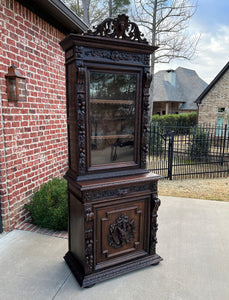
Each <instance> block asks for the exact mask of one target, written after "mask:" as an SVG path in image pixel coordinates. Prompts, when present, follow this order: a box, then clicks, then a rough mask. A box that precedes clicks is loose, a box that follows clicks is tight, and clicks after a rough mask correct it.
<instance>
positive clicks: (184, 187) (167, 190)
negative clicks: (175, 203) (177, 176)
mask: <svg viewBox="0 0 229 300" xmlns="http://www.w3.org/2000/svg"><path fill="white" fill-rule="evenodd" d="M158 191H159V196H160V195H161V196H174V197H185V198H195V199H207V200H219V201H229V177H228V178H216V179H184V180H165V179H164V180H159V184H158Z"/></svg>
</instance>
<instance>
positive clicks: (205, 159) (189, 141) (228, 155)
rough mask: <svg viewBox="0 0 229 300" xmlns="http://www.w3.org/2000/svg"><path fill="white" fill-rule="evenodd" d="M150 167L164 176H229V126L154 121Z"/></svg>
mask: <svg viewBox="0 0 229 300" xmlns="http://www.w3.org/2000/svg"><path fill="white" fill-rule="evenodd" d="M148 145H149V151H148V158H147V166H148V169H149V170H150V171H152V172H154V173H157V174H160V175H162V176H163V177H166V178H169V179H170V180H172V178H187V177H216V176H225V177H226V176H228V175H229V128H228V126H227V125H225V126H215V127H213V126H200V125H198V126H194V127H186V126H175V125H174V126H166V125H163V126H162V125H159V124H157V123H153V124H151V125H150V128H149V136H148Z"/></svg>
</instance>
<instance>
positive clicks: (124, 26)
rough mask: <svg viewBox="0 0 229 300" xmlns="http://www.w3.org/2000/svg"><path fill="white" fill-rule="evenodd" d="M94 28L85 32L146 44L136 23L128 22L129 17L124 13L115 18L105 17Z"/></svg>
mask: <svg viewBox="0 0 229 300" xmlns="http://www.w3.org/2000/svg"><path fill="white" fill-rule="evenodd" d="M94 29H95V31H91V30H89V31H88V32H87V34H88V35H93V36H101V37H106V38H117V39H122V40H130V41H137V42H139V43H144V44H148V42H147V41H146V39H145V38H143V37H144V34H143V33H141V32H140V30H139V28H138V26H137V24H135V23H133V22H130V21H129V17H128V16H126V15H124V14H122V15H119V16H118V17H117V18H115V19H112V18H107V19H105V20H104V21H103V22H102V23H101V24H99V25H98V26H97V27H96V28H95V27H94Z"/></svg>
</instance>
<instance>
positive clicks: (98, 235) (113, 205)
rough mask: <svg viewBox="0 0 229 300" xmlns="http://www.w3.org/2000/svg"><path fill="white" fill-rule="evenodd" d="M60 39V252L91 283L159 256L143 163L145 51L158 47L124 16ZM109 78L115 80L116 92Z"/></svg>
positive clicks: (153, 182)
mask: <svg viewBox="0 0 229 300" xmlns="http://www.w3.org/2000/svg"><path fill="white" fill-rule="evenodd" d="M107 26H110V27H109V28H110V31H109V34H108V33H107V31H106V30H105V29H106V28H107ZM104 30H105V31H104ZM61 46H62V47H63V49H64V50H65V53H66V80H67V84H66V87H67V120H68V123H67V125H68V148H69V170H68V171H67V173H66V176H65V178H66V179H67V181H68V194H69V197H68V207H69V251H68V253H67V254H66V255H65V257H64V258H65V260H66V262H67V264H68V265H69V267H70V269H71V270H72V272H73V274H74V276H75V277H76V279H77V280H78V282H79V284H80V285H81V286H82V287H90V286H93V285H94V284H95V283H97V282H100V281H103V280H106V279H109V278H112V277H115V276H119V275H121V274H124V273H127V272H130V271H133V270H137V269H139V268H143V267H145V266H148V265H155V264H158V263H159V262H160V261H161V260H162V258H161V257H160V256H159V255H157V254H156V243H157V238H156V232H157V228H158V225H157V211H158V207H159V205H160V200H159V199H158V195H157V181H158V180H159V179H160V176H158V175H156V174H152V173H149V172H148V171H147V169H146V153H147V120H148V107H149V104H148V98H149V87H150V82H151V79H152V77H151V74H150V72H149V55H150V54H151V53H152V52H153V51H154V50H155V49H156V48H155V47H152V46H150V45H148V43H147V41H146V40H145V39H144V37H143V35H142V34H141V33H140V31H139V29H138V27H137V25H136V24H134V23H132V22H130V21H129V19H128V17H127V16H125V15H121V16H119V17H118V18H116V19H109V20H105V21H104V22H103V23H101V24H100V25H99V26H98V28H97V29H96V30H95V31H94V32H92V31H90V32H88V33H85V34H83V35H77V34H71V35H70V36H68V37H67V38H66V39H65V40H63V41H62V42H61ZM109 74H111V75H109ZM129 74H130V76H129ZM92 78H93V79H92ZM98 78H107V79H106V80H107V81H106V82H105V83H103V82H101V81H99V80H98ZM93 80H94V83H93V85H92V82H93ZM104 80H105V79H104ZM111 82H114V83H115V82H118V85H117V91H116V89H115V85H114V84H113V83H112V84H111ZM99 84H100V86H101V88H98V87H99ZM120 86H121V88H120ZM92 92H93V93H94V94H95V96H94V98H93V97H92V96H91V93H92ZM96 93H97V94H99V96H98V95H97V94H96ZM128 93H129V94H128ZM96 96H98V97H96ZM123 113H124V115H122V114H123ZM99 114H100V115H99ZM125 114H127V116H129V119H128V117H126V118H125ZM128 121H129V122H130V123H131V122H133V126H132V125H131V124H130V125H129V124H128ZM109 122H113V123H109ZM109 124H111V125H112V124H113V127H112V126H110V127H109ZM131 126H132V127H131ZM92 155H93V159H92ZM105 156H106V157H105ZM97 158H98V159H97Z"/></svg>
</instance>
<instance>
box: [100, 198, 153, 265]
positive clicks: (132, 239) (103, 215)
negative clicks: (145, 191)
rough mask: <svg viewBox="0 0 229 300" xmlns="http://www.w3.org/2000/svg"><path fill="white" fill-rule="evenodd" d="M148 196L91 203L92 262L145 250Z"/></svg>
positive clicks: (123, 257) (107, 262)
mask: <svg viewBox="0 0 229 300" xmlns="http://www.w3.org/2000/svg"><path fill="white" fill-rule="evenodd" d="M149 202H150V197H145V198H141V199H137V200H136V199H135V200H134V199H132V200H128V201H127V202H124V203H120V204H116V203H117V201H115V203H114V202H113V203H109V204H106V206H105V207H104V206H102V207H95V212H96V233H95V234H96V236H95V241H96V249H95V251H96V264H102V265H104V264H105V265H107V266H108V265H111V264H116V263H119V262H121V261H123V260H127V259H128V258H129V259H132V258H134V257H137V256H142V255H145V254H146V248H147V243H146V241H147V240H148V238H147V236H148V230H147V228H148V226H147V223H148V220H149V217H148V215H147V211H149V209H147V207H148V205H149Z"/></svg>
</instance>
